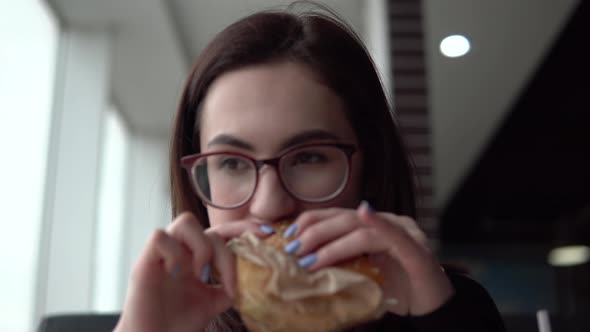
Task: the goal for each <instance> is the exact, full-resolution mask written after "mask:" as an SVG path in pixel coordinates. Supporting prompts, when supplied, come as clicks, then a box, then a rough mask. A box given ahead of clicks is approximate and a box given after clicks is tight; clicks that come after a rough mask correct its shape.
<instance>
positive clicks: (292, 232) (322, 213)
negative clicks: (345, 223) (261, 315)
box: [285, 208, 344, 237]
mask: <svg viewBox="0 0 590 332" xmlns="http://www.w3.org/2000/svg"><path fill="white" fill-rule="evenodd" d="M343 210H344V209H342V208H327V209H316V210H307V211H304V212H303V213H301V214H300V215H299V216H298V217H297V218H296V219H295V221H294V222H293V224H292V225H291V226H290V227H289V228H290V229H287V230H286V231H285V234H287V233H288V236H287V237H291V236H295V237H296V236H298V235H299V234H301V233H302V232H303V231H304V230H305V229H306V228H308V227H310V226H311V225H313V224H315V223H317V222H319V221H322V220H325V219H328V218H331V217H334V216H336V215H338V214H339V213H342V211H343Z"/></svg>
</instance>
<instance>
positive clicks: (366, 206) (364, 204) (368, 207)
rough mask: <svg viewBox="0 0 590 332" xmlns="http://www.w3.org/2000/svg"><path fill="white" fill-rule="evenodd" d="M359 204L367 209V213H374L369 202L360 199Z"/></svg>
mask: <svg viewBox="0 0 590 332" xmlns="http://www.w3.org/2000/svg"><path fill="white" fill-rule="evenodd" d="M361 205H363V206H364V207H365V209H366V210H367V212H368V213H370V214H373V213H375V209H373V207H372V206H371V204H369V202H367V201H362V202H361Z"/></svg>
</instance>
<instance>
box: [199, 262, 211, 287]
mask: <svg viewBox="0 0 590 332" xmlns="http://www.w3.org/2000/svg"><path fill="white" fill-rule="evenodd" d="M210 273H211V265H209V264H206V265H204V266H203V268H202V270H201V276H200V277H199V279H201V282H202V283H206V282H207V281H209V274H210Z"/></svg>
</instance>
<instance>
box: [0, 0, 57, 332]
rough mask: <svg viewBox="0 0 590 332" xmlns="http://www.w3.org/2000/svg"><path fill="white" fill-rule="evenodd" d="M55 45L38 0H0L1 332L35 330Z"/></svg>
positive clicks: (53, 25) (51, 23)
mask: <svg viewBox="0 0 590 332" xmlns="http://www.w3.org/2000/svg"><path fill="white" fill-rule="evenodd" d="M57 44H58V24H57V21H56V20H55V18H54V17H53V16H52V13H51V12H50V11H49V9H48V8H47V5H46V3H45V1H42V0H20V1H2V2H0V72H1V73H2V74H1V75H0V151H1V154H0V160H1V162H0V164H1V166H0V184H1V185H0V224H1V225H0V227H1V229H2V234H3V237H2V241H0V262H2V274H0V294H2V296H0V312H1V313H2V319H1V320H0V331H29V330H32V329H33V328H34V324H35V322H33V312H34V309H35V295H34V294H35V289H36V272H37V257H38V252H39V239H40V233H41V218H42V209H43V193H44V183H45V172H46V166H47V155H48V153H47V149H48V146H49V144H48V142H49V128H50V120H51V109H52V97H53V82H54V74H55V63H56V56H57Z"/></svg>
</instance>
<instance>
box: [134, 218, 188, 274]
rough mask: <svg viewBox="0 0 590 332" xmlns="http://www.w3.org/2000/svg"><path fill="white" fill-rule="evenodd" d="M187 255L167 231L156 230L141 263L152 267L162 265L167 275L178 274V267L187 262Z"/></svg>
mask: <svg viewBox="0 0 590 332" xmlns="http://www.w3.org/2000/svg"><path fill="white" fill-rule="evenodd" d="M186 258H187V254H186V252H185V250H184V249H183V247H182V245H181V244H180V243H179V242H178V241H176V240H175V239H174V238H172V237H171V236H170V235H169V234H168V233H166V232H165V231H163V230H161V229H158V230H156V231H155V232H154V233H153V234H152V236H151V237H150V239H149V241H148V245H147V246H146V251H145V253H144V255H143V256H142V258H140V262H143V263H147V264H149V265H151V266H157V265H161V264H162V263H163V266H164V270H165V271H166V272H167V273H170V274H172V273H177V272H178V270H177V269H178V267H179V266H181V265H182V262H183V260H186Z"/></svg>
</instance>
